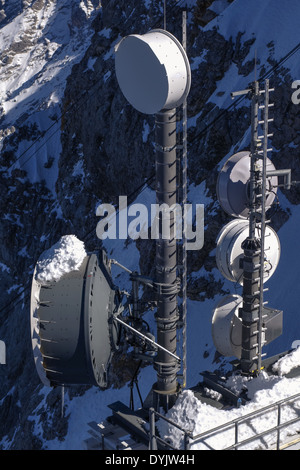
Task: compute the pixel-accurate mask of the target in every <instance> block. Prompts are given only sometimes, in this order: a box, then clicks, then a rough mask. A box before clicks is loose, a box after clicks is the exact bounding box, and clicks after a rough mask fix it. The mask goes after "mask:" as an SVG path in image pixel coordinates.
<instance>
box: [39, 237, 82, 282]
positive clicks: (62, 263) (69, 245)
mask: <svg viewBox="0 0 300 470" xmlns="http://www.w3.org/2000/svg"><path fill="white" fill-rule="evenodd" d="M85 257H86V251H85V247H84V243H83V242H82V241H80V240H78V238H77V237H75V235H64V236H63V237H61V239H60V240H59V241H58V242H57V243H56V244H55V245H53V246H52V247H51V248H50V249H49V250H47V251H45V252H44V253H43V254H42V255H41V257H40V259H39V260H38V262H37V266H36V280H37V281H38V282H40V283H42V284H44V283H48V282H53V281H55V282H57V281H59V279H60V278H61V276H63V274H65V273H68V272H71V271H75V270H78V269H79V268H80V266H81V264H82V262H83V260H84V258H85Z"/></svg>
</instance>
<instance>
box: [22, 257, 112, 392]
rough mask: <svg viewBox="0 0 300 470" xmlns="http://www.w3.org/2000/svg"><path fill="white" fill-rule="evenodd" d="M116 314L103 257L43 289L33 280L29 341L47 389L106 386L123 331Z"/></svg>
mask: <svg viewBox="0 0 300 470" xmlns="http://www.w3.org/2000/svg"><path fill="white" fill-rule="evenodd" d="M117 308H118V291H116V290H115V288H114V285H113V282H112V279H111V276H110V271H109V269H108V266H107V264H106V257H105V254H104V252H101V253H100V256H98V255H96V254H94V253H93V254H90V255H87V256H86V257H85V258H84V260H83V262H82V264H81V266H80V268H79V269H78V270H74V271H71V272H68V273H65V274H63V275H62V277H61V278H60V279H59V280H58V281H57V282H55V281H51V282H43V283H40V282H39V281H38V280H37V279H36V271H35V273H34V276H33V281H32V290H31V338H32V348H33V355H34V360H35V364H36V368H37V372H38V374H39V377H40V379H41V381H42V382H43V383H44V384H45V385H48V386H53V385H67V384H91V385H98V386H99V387H101V388H105V387H106V386H107V374H108V369H109V365H110V363H111V359H112V355H113V352H114V351H115V350H116V349H117V348H118V341H119V336H120V326H119V324H117V323H116V322H115V321H114V317H113V314H114V312H115V311H116V310H117Z"/></svg>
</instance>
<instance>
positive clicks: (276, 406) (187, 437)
mask: <svg viewBox="0 0 300 470" xmlns="http://www.w3.org/2000/svg"><path fill="white" fill-rule="evenodd" d="M296 400H300V393H297V394H295V395H292V396H290V397H287V398H283V399H282V400H279V401H277V402H275V403H272V404H270V405H267V406H265V407H263V408H260V409H258V410H255V411H253V412H251V413H248V414H247V415H244V416H240V417H239V418H236V419H233V420H232V421H228V422H227V423H224V424H221V425H219V426H216V427H215V428H212V429H208V430H206V431H203V432H202V433H200V434H197V435H195V436H194V435H193V434H192V432H191V431H189V430H186V429H184V428H183V427H182V426H180V425H179V424H177V423H175V422H174V421H172V420H170V419H169V418H166V417H165V416H163V415H162V414H160V413H158V412H157V411H155V410H154V408H150V410H149V413H150V448H151V449H152V448H155V444H154V442H155V443H157V441H158V442H160V443H161V444H163V445H164V446H167V447H168V448H171V449H174V446H173V445H171V444H170V443H168V442H167V441H165V440H163V439H162V438H160V437H158V436H156V432H155V416H157V417H159V418H161V419H163V420H164V421H166V422H168V423H169V424H171V425H172V426H174V427H176V428H177V429H179V430H180V431H181V432H182V433H183V434H184V450H188V449H189V448H190V446H191V445H192V444H196V443H199V442H200V441H202V440H203V439H204V438H207V437H211V436H212V435H214V434H216V433H218V432H221V431H224V430H226V429H227V428H229V427H233V426H234V427H235V443H234V444H233V445H231V446H229V447H227V448H225V449H223V450H231V449H237V448H238V447H240V446H241V445H246V444H249V443H250V442H252V441H255V440H257V439H260V438H261V437H263V436H266V435H269V434H271V433H274V432H276V431H277V443H276V448H277V450H279V448H280V430H281V429H283V428H286V427H287V426H289V425H291V424H294V423H296V422H298V421H300V416H298V417H297V418H293V419H291V420H289V421H285V422H284V423H281V406H282V405H284V404H287V403H291V402H294V401H296ZM272 410H274V411H275V410H277V425H276V426H274V427H273V428H270V429H267V430H265V431H262V432H261V433H259V434H256V435H253V436H251V437H249V438H247V439H244V440H243V441H239V440H238V426H239V425H240V424H241V423H243V422H246V421H247V420H249V419H253V418H255V417H257V416H259V415H261V414H265V413H267V412H268V411H272ZM156 439H157V440H156ZM152 446H154V447H152Z"/></svg>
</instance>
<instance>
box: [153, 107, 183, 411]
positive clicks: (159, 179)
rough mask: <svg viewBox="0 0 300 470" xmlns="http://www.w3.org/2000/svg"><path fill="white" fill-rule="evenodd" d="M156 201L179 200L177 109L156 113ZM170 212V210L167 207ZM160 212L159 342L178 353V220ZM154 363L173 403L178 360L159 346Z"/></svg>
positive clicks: (159, 386)
mask: <svg viewBox="0 0 300 470" xmlns="http://www.w3.org/2000/svg"><path fill="white" fill-rule="evenodd" d="M155 118H156V127H155V128H156V203H157V205H158V206H159V207H161V206H162V205H163V204H164V205H165V207H166V208H170V207H172V205H175V204H176V110H175V109H172V110H169V111H164V112H161V113H157V114H156V117H155ZM167 212H168V211H167ZM167 212H166V213H164V211H162V212H159V213H158V214H157V217H159V221H158V224H159V225H158V226H159V238H158V240H157V244H156V279H155V281H156V285H157V286H158V293H159V295H158V302H157V314H156V322H157V342H158V343H159V344H160V345H161V346H163V347H164V348H166V349H167V350H168V351H170V352H172V353H173V354H176V347H177V339H176V330H177V322H178V309H177V255H176V238H175V234H176V232H175V223H174V222H175V221H174V212H173V211H172V210H170V211H169V213H168V214H167ZM164 223H165V224H169V226H170V237H169V238H168V239H165V238H163V224H164ZM154 367H155V369H156V371H157V383H156V384H155V385H154V387H153V389H154V391H155V392H156V393H157V394H158V397H159V400H158V402H159V404H160V406H163V407H164V408H168V407H169V406H170V405H171V401H172V396H173V397H175V394H176V392H177V388H178V387H177V372H178V369H179V367H178V362H177V361H176V359H174V358H173V357H172V356H171V355H170V354H168V353H167V352H165V351H162V350H159V351H158V354H157V358H156V360H155V364H154Z"/></svg>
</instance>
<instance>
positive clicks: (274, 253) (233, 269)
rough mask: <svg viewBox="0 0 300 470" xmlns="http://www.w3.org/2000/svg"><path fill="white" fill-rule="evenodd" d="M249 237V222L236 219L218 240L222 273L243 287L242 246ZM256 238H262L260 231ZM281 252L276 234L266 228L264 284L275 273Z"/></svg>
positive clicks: (218, 253) (218, 259)
mask: <svg viewBox="0 0 300 470" xmlns="http://www.w3.org/2000/svg"><path fill="white" fill-rule="evenodd" d="M248 235H249V222H248V220H243V219H235V220H232V221H231V222H229V223H228V224H227V225H225V227H223V228H222V230H221V231H220V233H219V235H218V238H217V248H216V262H217V266H218V268H219V270H220V272H221V273H222V274H223V276H224V277H225V278H226V279H228V280H229V281H233V282H239V283H240V284H241V285H242V284H243V267H242V265H241V260H242V258H243V257H244V250H243V248H242V246H241V245H242V243H243V241H244V240H246V238H247V237H248ZM255 236H256V237H257V238H260V232H259V230H258V229H256V233H255ZM280 251H281V250H280V242H279V238H278V236H277V234H276V232H275V231H274V230H273V229H272V228H271V227H269V226H266V229H265V261H264V282H266V281H267V280H268V279H270V277H271V276H272V275H273V273H274V272H275V270H276V268H277V266H278V263H279V259H280Z"/></svg>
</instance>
